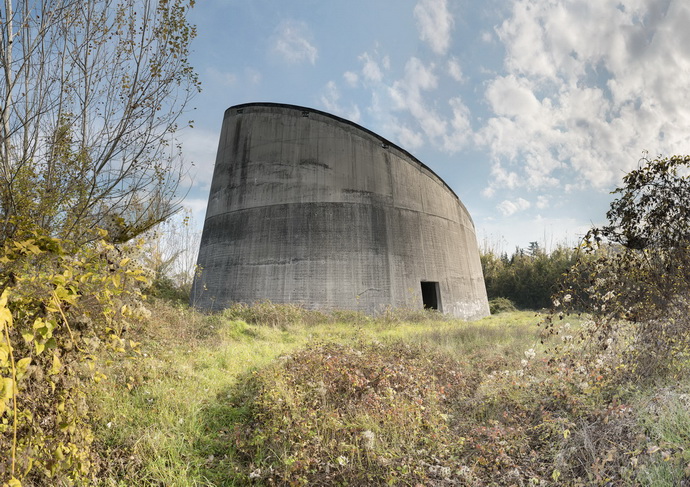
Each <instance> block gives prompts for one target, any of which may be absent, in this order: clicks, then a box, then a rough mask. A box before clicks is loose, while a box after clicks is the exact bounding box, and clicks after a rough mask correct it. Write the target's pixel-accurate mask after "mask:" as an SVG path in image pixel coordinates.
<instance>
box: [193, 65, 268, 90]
mask: <svg viewBox="0 0 690 487" xmlns="http://www.w3.org/2000/svg"><path fill="white" fill-rule="evenodd" d="M206 76H207V77H208V81H209V82H210V83H211V84H214V85H218V86H222V87H229V86H237V85H239V84H243V85H257V84H259V83H260V82H261V73H260V72H259V71H257V70H256V69H253V68H245V70H244V72H243V73H242V74H240V75H238V74H236V73H231V72H228V71H221V70H220V69H217V68H215V67H210V68H207V69H206ZM204 84H205V83H204Z"/></svg>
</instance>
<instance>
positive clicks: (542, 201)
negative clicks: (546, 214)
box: [534, 194, 551, 210]
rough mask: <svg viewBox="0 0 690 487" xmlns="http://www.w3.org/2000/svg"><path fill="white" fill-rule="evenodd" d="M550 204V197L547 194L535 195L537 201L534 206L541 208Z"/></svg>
mask: <svg viewBox="0 0 690 487" xmlns="http://www.w3.org/2000/svg"><path fill="white" fill-rule="evenodd" d="M550 204H551V200H550V198H549V197H548V196H545V195H543V194H542V195H539V196H537V202H536V204H535V205H534V206H536V207H537V208H539V209H540V210H543V209H546V208H548V207H549V205H550Z"/></svg>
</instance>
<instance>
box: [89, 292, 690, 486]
mask: <svg viewBox="0 0 690 487" xmlns="http://www.w3.org/2000/svg"><path fill="white" fill-rule="evenodd" d="M150 308H151V312H152V313H151V318H150V319H148V320H146V321H145V322H141V323H135V324H133V325H132V326H131V327H130V330H129V331H128V333H129V334H130V335H131V336H130V338H131V339H132V340H134V341H137V342H141V344H140V346H139V350H140V354H141V355H140V356H138V357H133V358H132V359H125V360H123V359H122V358H121V357H120V356H113V357H110V361H109V362H108V364H109V365H108V369H107V370H106V371H105V372H106V375H107V379H106V380H103V381H101V382H100V383H99V384H97V385H95V386H94V390H93V391H92V394H91V398H90V400H91V402H92V404H93V406H94V408H95V409H96V414H95V416H94V419H93V421H94V423H95V424H94V429H95V432H96V435H97V441H96V447H97V448H98V449H99V452H100V453H101V456H102V458H107V461H105V462H104V463H103V469H102V472H101V475H100V477H99V482H100V485H103V486H112V487H114V486H118V487H119V486H126V485H127V486H129V485H137V486H160V485H166V486H180V487H187V486H190V487H191V486H208V487H211V486H232V485H246V484H248V483H251V482H254V483H256V482H259V483H261V482H267V481H268V480H269V477H267V475H268V474H267V473H266V472H267V471H271V472H273V473H271V474H270V475H273V477H270V478H273V480H276V479H278V481H284V482H286V483H287V482H288V480H287V479H290V480H292V479H291V478H290V476H291V475H292V473H294V475H296V476H297V477H296V478H295V479H296V480H299V479H301V480H302V481H305V482H312V481H314V482H317V483H321V484H325V485H329V479H331V480H332V481H335V480H333V479H337V478H340V479H341V480H340V481H341V482H346V483H347V481H348V479H349V480H350V481H352V482H357V483H358V485H368V484H373V485H377V482H378V483H380V482H389V483H392V484H400V485H406V484H405V482H406V479H407V481H412V480H410V479H417V481H418V482H421V483H422V484H424V483H428V482H431V483H432V484H433V482H441V483H440V484H439V485H441V484H442V483H443V482H445V481H446V480H448V479H450V478H451V477H452V478H453V479H455V480H456V481H457V482H460V484H461V485H462V484H466V485H492V482H493V484H495V485H509V484H515V485H520V483H523V484H526V485H527V484H530V482H531V483H532V484H535V485H537V484H539V483H540V482H541V483H542V484H544V483H551V482H555V484H553V485H559V484H561V485H578V483H579V484H580V485H588V484H589V485H596V484H597V483H598V482H599V483H601V484H602V485H603V484H605V483H606V482H614V483H615V482H619V483H620V482H623V483H621V485H637V484H641V485H680V484H679V482H681V481H686V480H687V476H688V473H690V472H687V471H686V470H685V468H686V466H687V465H688V462H689V461H690V458H689V457H688V453H687V452H686V450H687V444H688V441H690V414H689V413H688V407H687V406H688V405H687V404H686V403H685V402H683V401H686V400H687V396H685V395H682V394H675V393H674V394H672V395H670V396H668V397H670V398H672V399H673V400H672V401H670V400H666V399H663V400H662V399H661V396H658V393H657V392H654V391H637V392H634V393H630V392H626V391H620V390H618V389H616V387H615V384H613V385H612V384H607V383H606V380H605V378H602V375H601V374H600V372H598V370H599V369H597V368H596V367H594V368H592V367H589V366H588V365H587V364H582V363H579V362H578V359H577V356H576V354H575V355H569V356H565V355H564V356H558V357H557V356H554V355H544V354H545V353H546V352H545V347H546V346H550V345H551V344H549V343H547V344H546V345H542V343H541V340H542V339H541V334H540V328H539V326H538V323H539V322H540V320H541V317H540V316H539V315H538V314H535V313H534V312H509V313H501V314H498V315H494V316H491V317H488V318H485V319H483V320H479V321H476V322H469V323H468V322H462V321H458V320H452V319H448V318H447V317H445V316H443V315H439V314H437V313H419V312H406V311H404V310H403V311H401V310H387V311H386V312H385V313H383V314H381V315H380V316H378V317H368V316H365V315H362V314H360V313H353V312H340V313H331V314H324V313H315V312H309V311H304V310H301V309H300V308H298V307H292V306H290V307H284V308H283V307H281V306H277V305H272V304H270V303H261V304H260V305H258V306H253V307H247V306H237V307H234V308H231V309H229V310H226V311H225V312H222V313H217V314H212V315H205V314H201V313H198V312H195V311H193V310H190V309H188V308H186V307H174V306H171V305H169V304H165V303H162V302H156V303H152V304H151V305H150ZM578 324H579V323H577V322H573V328H577V326H578ZM561 338H562V337H555V338H552V339H555V340H559V341H560V340H561ZM362 354H363V355H362ZM329 357H330V358H329ZM556 359H557V360H556ZM334 364H337V366H335V365H334ZM604 366H605V364H604V365H601V367H604ZM329 367H334V368H329ZM597 367H600V365H597ZM602 370H603V369H602ZM384 372H385V373H384ZM382 373H384V374H383V375H382V377H383V379H381V380H382V381H383V382H381V381H379V375H380V374H382ZM353 381H354V382H353ZM338 384H340V385H338ZM384 386H385V387H384ZM389 389H391V390H393V391H400V392H404V393H405V394H406V395H404V397H402V396H401V397H400V398H398V399H400V400H398V399H395V395H394V394H393V395H391V394H392V393H391V392H390V391H389ZM348 391H350V392H348ZM353 391H354V392H353ZM655 394H656V395H655ZM657 396H658V397H657ZM637 397H652V398H653V400H647V401H646V402H644V401H642V400H641V399H635V398H637ZM663 397H667V396H663ZM315 398H317V399H318V398H320V399H318V401H321V402H322V403H319V404H321V406H318V405H316V406H314V404H316V403H315V402H314V401H316V402H318V401H317V400H316V399H315ZM404 398H407V399H405V400H403V399H404ZM635 401H637V402H635ZM276 404H278V405H280V404H282V405H283V406H280V407H277V406H276V407H274V406H275V405H276ZM630 404H632V406H630ZM655 404H656V406H654V405H655ZM310 405H312V406H313V407H312V406H310ZM660 405H661V406H660ZM317 406H318V407H317ZM284 408H287V409H284ZM386 411H389V412H388V413H386ZM423 411H426V413H425V414H426V415H424V414H421V412H423ZM386 414H391V415H392V416H388V418H389V419H386V416H385V415H386ZM282 422H284V424H285V426H280V425H281V424H283V423H282ZM270 425H273V426H271V427H272V428H274V430H272V431H273V436H271V437H268V436H266V435H268V433H267V432H265V431H264V429H263V428H264V427H266V428H268V427H269V426H270ZM281 428H284V429H285V431H286V432H287V431H290V432H291V434H292V435H293V436H295V435H296V436H295V438H293V437H292V436H289V435H288V434H287V433H285V434H281ZM367 435H369V436H367ZM410 435H411V436H410ZM291 438H292V439H291ZM645 438H646V439H645ZM417 439H421V440H423V442H422V443H420V444H419V445H417V444H416V443H415V442H416V441H417ZM283 440H285V441H284V442H281V441H283ZM288 440H289V441H288ZM369 441H372V442H374V443H371V445H374V444H375V446H371V445H370V446H367V445H368V442H369ZM275 452H281V453H280V454H279V455H278V456H276V454H275ZM267 469H268V470H267ZM271 469H274V470H271ZM319 469H320V470H319ZM291 472H292V473H291ZM338 476H339V477H338ZM281 479H282V480H281ZM367 479H369V480H367ZM607 479H608V480H607ZM448 481H450V480H448Z"/></svg>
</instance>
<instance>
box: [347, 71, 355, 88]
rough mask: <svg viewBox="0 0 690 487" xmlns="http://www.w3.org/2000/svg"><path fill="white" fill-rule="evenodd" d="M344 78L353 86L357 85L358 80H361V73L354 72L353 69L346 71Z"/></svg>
mask: <svg viewBox="0 0 690 487" xmlns="http://www.w3.org/2000/svg"><path fill="white" fill-rule="evenodd" d="M343 78H345V81H346V82H347V84H348V85H350V86H351V87H353V88H354V87H355V86H357V82H358V81H359V75H358V74H357V73H353V72H352V71H346V72H345V73H344V74H343Z"/></svg>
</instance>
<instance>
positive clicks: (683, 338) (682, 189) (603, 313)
mask: <svg viewBox="0 0 690 487" xmlns="http://www.w3.org/2000/svg"><path fill="white" fill-rule="evenodd" d="M689 167H690V156H683V157H681V156H674V157H671V158H670V159H669V158H661V157H660V158H657V159H654V160H650V159H646V158H644V159H643V160H642V165H641V166H640V168H638V169H636V170H634V171H631V172H630V173H628V174H627V175H626V176H625V177H624V179H623V182H624V185H623V186H622V187H621V188H618V189H617V190H616V191H615V192H614V193H615V194H617V195H618V197H617V199H615V200H614V201H613V202H612V203H611V207H610V209H609V211H608V212H607V214H606V216H607V219H608V224H607V225H604V226H602V227H600V228H593V229H592V230H590V231H589V232H588V234H587V235H586V236H585V238H584V240H583V243H582V248H583V250H585V251H587V252H589V253H590V254H594V258H590V259H583V260H581V261H580V262H578V265H577V266H576V267H574V268H573V270H572V271H571V272H570V273H569V276H568V279H567V280H566V281H565V283H564V284H563V288H562V291H561V292H560V295H559V296H558V298H557V299H556V301H555V305H556V306H555V308H556V309H555V313H556V314H554V316H553V317H552V319H551V320H550V323H549V322H547V328H548V329H551V328H550V324H551V323H553V321H554V320H558V318H560V317H561V316H563V313H568V312H570V311H572V310H573V309H575V310H576V311H578V312H579V311H581V310H585V311H586V312H588V313H591V314H592V315H593V316H594V323H595V325H594V326H592V327H588V328H586V329H585V330H584V332H585V335H584V338H585V339H587V340H588V342H589V343H590V345H591V346H592V347H591V348H592V350H594V352H595V353H599V352H600V351H602V350H606V349H608V348H609V347H611V346H612V345H613V344H614V342H616V345H618V346H621V347H623V349H624V350H623V353H622V354H621V367H620V369H619V371H620V372H622V373H621V375H620V376H621V378H623V379H631V380H640V379H653V378H662V377H674V378H678V377H680V376H681V375H682V374H684V373H685V371H686V369H687V361H688V359H689V358H690V300H689V299H688V297H687V296H688V295H689V294H690V274H688V272H687V270H688V268H690V179H689V178H688V176H687V175H685V174H686V173H687V170H688V168H689ZM583 284H584V286H583ZM583 288H584V289H583ZM630 325H632V326H630ZM623 327H625V328H626V329H627V332H626V333H625V334H623V333H621V329H622V328H623Z"/></svg>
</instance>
